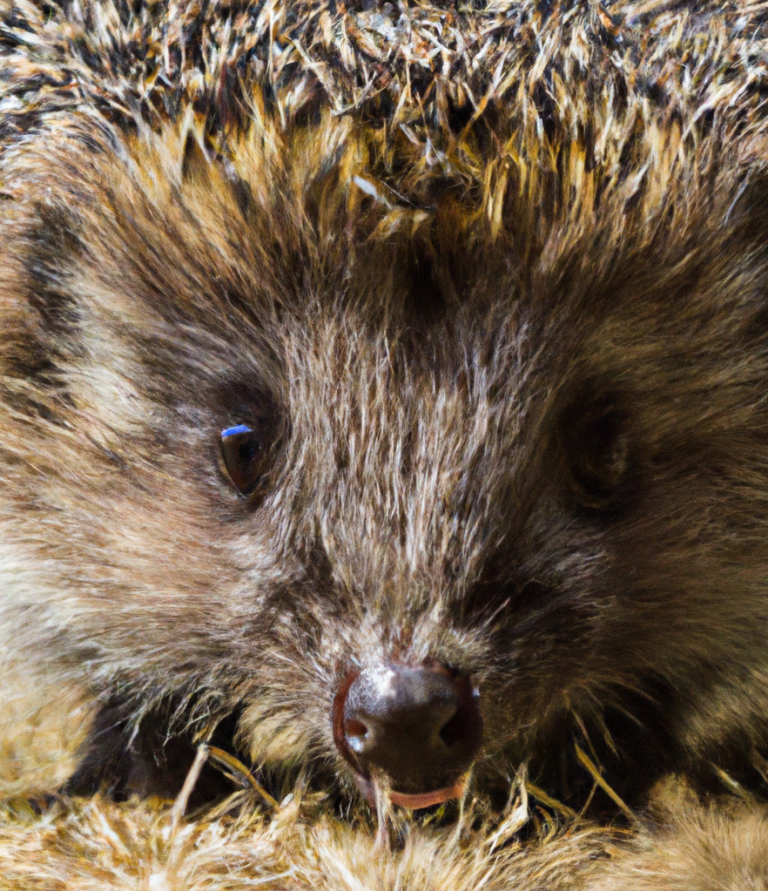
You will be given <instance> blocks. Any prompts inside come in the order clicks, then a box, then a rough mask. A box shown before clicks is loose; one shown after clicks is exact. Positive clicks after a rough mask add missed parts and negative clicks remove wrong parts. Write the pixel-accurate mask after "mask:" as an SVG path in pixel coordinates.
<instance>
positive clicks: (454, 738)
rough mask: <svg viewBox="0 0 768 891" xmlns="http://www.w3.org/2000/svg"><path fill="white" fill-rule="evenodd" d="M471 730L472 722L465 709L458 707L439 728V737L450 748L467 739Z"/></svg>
mask: <svg viewBox="0 0 768 891" xmlns="http://www.w3.org/2000/svg"><path fill="white" fill-rule="evenodd" d="M471 732H472V722H471V720H470V716H469V714H467V711H466V709H463V708H460V709H459V710H458V711H457V712H456V714H455V715H454V716H453V717H452V718H450V719H449V720H448V721H447V722H446V723H445V724H444V725H443V727H442V729H441V730H440V734H439V736H440V739H441V740H442V741H443V742H444V743H445V744H446V746H448V748H449V749H450V748H452V747H453V746H455V745H457V744H458V743H460V742H462V741H464V740H466V739H467V737H469V736H470V734H471Z"/></svg>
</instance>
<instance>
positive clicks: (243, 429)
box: [221, 424, 253, 439]
mask: <svg viewBox="0 0 768 891" xmlns="http://www.w3.org/2000/svg"><path fill="white" fill-rule="evenodd" d="M238 433H253V430H251V428H250V427H249V426H248V425H247V424H238V425H237V427H227V429H226V430H222V431H221V438H222V439H226V438H227V437H228V436H237V434H238Z"/></svg>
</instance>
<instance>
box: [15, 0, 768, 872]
mask: <svg viewBox="0 0 768 891" xmlns="http://www.w3.org/2000/svg"><path fill="white" fill-rule="evenodd" d="M3 10H4V11H3V25H2V29H1V30H0V47H1V48H2V53H3V55H2V66H1V67H0V112H2V119H1V120H0V128H1V129H0V140H1V141H0V187H1V189H2V192H1V195H0V197H1V198H2V214H1V216H0V226H2V233H0V299H2V310H1V312H2V322H3V338H2V341H1V342H0V388H1V392H0V430H1V431H2V440H1V441H0V468H1V473H2V482H3V485H2V488H1V489H0V526H1V528H2V534H1V535H0V566H2V575H3V596H2V601H1V602H0V641H2V644H3V647H4V649H5V650H7V651H8V652H9V653H12V654H13V658H14V659H16V660H24V659H27V660H29V661H30V662H31V663H35V664H36V666H37V668H38V669H39V670H41V672H42V674H44V675H45V676H47V677H48V678H52V679H55V680H56V682H57V683H61V684H62V685H66V684H73V685H82V686H83V687H85V688H87V689H88V690H90V692H91V695H92V696H93V697H94V698H95V697H98V698H99V702H100V704H101V705H100V708H101V711H100V715H99V716H98V717H97V718H96V721H95V724H94V728H95V730H94V732H93V733H92V735H91V741H90V744H89V745H88V746H86V748H85V750H84V754H83V757H82V761H81V766H80V768H79V769H78V770H77V771H76V773H75V775H74V778H73V780H72V781H71V783H70V786H69V788H70V790H71V791H95V790H96V789H97V788H99V787H103V788H107V789H109V790H110V791H111V792H112V794H113V795H115V796H116V797H118V798H119V797H121V796H122V797H125V796H127V795H129V794H131V793H133V792H138V793H140V794H143V795H147V794H151V793H153V792H158V791H159V792H164V793H167V794H173V793H174V792H175V791H178V787H179V785H180V783H181V780H182V779H183V775H184V773H185V771H186V767H187V766H188V764H186V762H185V761H184V758H183V757H182V754H183V753H182V754H178V752H177V750H175V749H173V748H170V749H169V748H168V747H167V746H164V743H165V740H166V738H167V737H168V736H169V735H175V737H176V739H177V740H178V741H179V743H178V744H179V745H181V746H186V747H187V750H185V751H186V754H188V755H189V756H190V757H191V755H192V754H193V749H192V745H191V741H192V740H193V739H197V738H204V737H209V736H210V734H217V733H218V734H219V735H221V734H224V736H225V737H226V738H227V739H228V740H229V742H230V744H231V745H232V746H236V747H237V748H238V750H239V751H240V752H241V753H245V755H244V757H245V756H247V760H249V761H251V762H252V763H253V764H255V765H257V766H259V768H260V769H264V770H265V771H266V773H267V774H269V772H270V771H272V772H273V773H278V774H279V773H287V774H291V772H292V771H294V772H298V771H304V772H305V773H306V774H307V775H308V776H310V777H314V778H315V781H316V782H318V783H319V784H321V785H322V784H323V783H326V782H327V783H329V784H336V788H337V791H338V793H339V796H340V798H341V800H353V799H354V797H355V796H356V795H357V793H356V791H355V789H354V786H353V784H352V782H351V779H350V773H349V770H348V768H347V766H346V765H345V764H344V763H343V761H342V759H341V757H340V756H339V755H338V753H337V750H336V748H335V746H334V742H333V737H332V726H331V721H330V710H331V704H332V702H333V699H334V695H335V692H336V690H337V689H338V688H339V685H340V684H341V682H342V680H343V679H344V677H345V676H346V675H347V674H348V673H349V671H350V670H351V669H352V668H366V667H368V666H372V665H378V664H383V663H387V662H390V661H401V662H404V663H407V664H421V663H423V662H427V661H434V662H438V663H442V664H445V665H449V666H451V667H452V668H454V669H455V670H457V671H459V672H462V673H463V674H466V675H469V676H471V677H472V679H473V682H474V683H476V684H477V686H478V689H479V691H480V704H481V709H482V713H483V720H484V739H483V746H482V750H481V752H480V756H479V758H478V761H477V763H476V765H475V768H474V771H473V776H472V783H471V789H472V791H473V792H475V793H476V794H477V795H479V796H482V795H486V794H487V795H488V796H489V797H490V799H491V800H493V798H494V795H495V794H496V790H497V789H499V788H501V789H503V790H504V795H505V796H506V787H507V786H508V784H509V778H510V777H511V776H514V775H515V773H516V772H517V771H518V768H519V765H520V764H521V763H526V764H527V766H528V767H527V769H528V771H529V775H530V776H531V777H532V779H533V780H534V782H535V783H537V784H538V785H540V786H542V787H543V788H544V790H545V793H548V794H549V795H552V796H555V797H556V798H558V799H560V800H561V801H563V802H566V803H567V805H568V806H570V807H571V808H573V809H574V810H580V809H581V808H582V807H584V806H585V805H586V804H587V802H588V797H589V793H590V789H591V787H592V785H593V776H591V775H590V774H589V773H588V772H587V771H585V770H584V769H583V767H581V766H580V765H582V764H584V763H586V762H587V759H586V758H585V756H584V754H583V753H584V751H588V752H589V753H590V756H591V759H592V760H594V761H599V762H600V764H601V766H602V769H603V770H604V771H605V776H606V779H607V782H608V785H609V787H610V788H611V789H612V790H613V792H614V797H613V798H611V797H609V796H605V795H604V793H603V791H602V790H598V792H597V793H596V794H595V797H594V801H593V803H592V807H593V809H594V810H593V811H591V812H590V813H592V812H594V813H595V814H596V815H601V814H605V812H606V811H608V812H609V813H610V812H611V809H612V808H613V807H614V801H615V793H618V795H619V796H620V798H621V799H623V800H624V801H625V802H627V803H628V804H629V805H630V806H632V807H641V806H642V805H643V804H644V802H645V801H646V800H647V796H648V794H649V790H650V789H651V787H652V786H653V784H654V783H655V782H657V781H658V780H659V779H660V778H661V777H662V776H663V775H664V774H666V773H669V772H678V773H687V774H689V775H690V777H691V782H692V784H693V785H694V786H695V787H696V788H697V789H698V790H699V791H700V792H707V791H711V789H712V785H713V783H714V782H715V780H716V778H717V776H718V769H721V768H723V767H724V768H725V769H726V770H727V772H728V774H729V776H730V777H731V782H734V781H738V782H739V783H741V784H742V785H743V786H747V787H749V788H750V789H751V790H752V791H753V792H754V793H755V794H757V795H761V794H763V793H764V792H765V789H764V786H763V780H762V779H761V771H762V769H763V768H762V765H763V764H764V761H763V758H762V754H761V750H763V751H764V750H765V748H766V743H768V739H767V737H766V734H767V733H768V647H766V644H765V640H766V633H767V632H768V527H766V522H765V513H766V507H767V506H768V505H767V504H766V502H768V449H766V445H765V443H766V441H767V437H768V406H766V401H765V385H766V380H767V379H768V312H767V310H768V304H766V297H765V283H766V276H767V275H768V252H767V251H766V247H765V244H766V201H765V197H766V181H765V171H764V165H765V157H766V138H765V133H766V123H765V112H764V108H763V106H764V101H765V88H766V78H767V77H768V68H766V67H765V56H766V43H765V30H766V27H768V24H767V23H766V22H765V18H764V14H763V13H762V12H761V11H760V9H759V7H755V9H754V10H752V9H750V7H749V5H746V6H744V5H739V4H735V3H734V4H712V5H708V4H700V5H697V6H696V7H695V8H688V7H685V6H683V7H681V8H680V9H677V8H667V5H657V4H647V5H646V6H635V7H632V6H627V5H626V4H617V5H615V6H606V7H602V6H600V5H597V4H570V3H563V4H560V5H552V4H549V3H545V2H541V3H532V2H500V3H493V4H488V5H485V4H481V3H478V4H475V5H470V6H467V7H460V6H456V5H453V4H435V5H429V4H424V5H417V6H413V7H409V6H406V5H402V6H398V7H395V6H393V5H390V4H384V5H381V6H377V5H373V6H371V5H364V6H360V7H357V6H355V7H352V6H350V7H343V6H342V5H340V4H339V5H338V6H337V5H334V4H320V3H317V2H314V0H313V2H309V0H307V2H298V0H295V2H289V3H286V4H284V5H282V6H278V5H274V4H271V3H266V4H255V3H254V4H250V3H245V2H242V3H241V2H232V3H224V2H216V0H211V2H199V3H192V4H186V3H185V4H166V3H144V2H139V0H137V2H130V3H129V2H118V0H89V2H80V3H77V2H68V0H66V2H61V3H58V2H57V3H54V2H50V3H47V2H46V3H30V2H19V3H7V4H4V6H3ZM243 423H244V424H248V425H249V426H251V427H252V428H254V429H256V430H257V431H259V433H260V435H261V436H262V438H263V441H264V443H265V446H264V464H263V473H262V474H261V477H260V479H259V483H258V486H257V488H256V491H255V492H254V493H252V494H251V495H249V497H247V498H243V497H241V496H240V495H239V494H238V493H237V491H235V489H234V488H233V486H232V484H231V481H230V480H229V479H228V478H227V474H226V473H225V471H224V468H223V467H222V462H221V456H220V435H221V431H222V430H223V429H225V428H228V427H231V426H233V425H236V424H243ZM225 731H226V732H225ZM213 738H214V739H218V737H213ZM145 748H146V751H145ZM158 748H159V750H160V751H161V754H160V755H158V754H157V751H158ZM174 753H176V754H174ZM177 754H178V762H177V763H174V762H175V759H176V757H177ZM713 763H715V765H718V766H719V767H717V766H716V767H715V768H713V767H712V766H711V765H712V764H713ZM182 765H183V769H182ZM720 775H722V774H720ZM718 819H719V818H718V817H717V816H716V815H715V816H712V818H711V820H712V821H714V823H715V824H717V825H720V824H719V823H718ZM728 819H730V817H726V815H725V814H724V815H723V817H722V820H723V821H727V820H728ZM744 819H745V820H746V821H747V823H748V825H749V826H751V827H753V828H752V829H749V830H748V831H749V832H751V833H754V835H755V836H759V835H760V831H759V827H760V826H762V823H761V822H760V821H761V820H762V819H763V818H762V816H761V815H759V814H755V815H748V816H747V817H745V818H744ZM707 820H709V818H708V817H707V818H701V820H700V825H701V826H704V825H705V824H706V825H708V826H709V825H710V823H708V822H707ZM749 821H753V822H749ZM755 821H756V822H755ZM696 825H698V824H696V823H695V821H694V820H693V818H692V822H691V826H694V829H691V828H690V826H688V827H687V828H685V829H684V830H681V831H680V833H678V834H674V833H673V839H678V838H679V839H683V841H680V842H679V844H680V845H682V846H683V847H684V848H685V850H686V851H695V849H696V843H695V841H693V842H690V844H689V842H687V841H685V839H687V838H689V837H690V838H693V839H695V838H696V837H697V835H696V830H695V826H696ZM754 826H757V827H758V829H754ZM701 831H702V832H703V831H704V830H703V829H702V830H701ZM723 831H724V832H726V830H723ZM728 831H729V830H728ZM675 844H677V841H674V840H673V841H672V842H670V845H671V846H672V848H673V849H675V848H674V845H675ZM637 856H638V857H640V858H642V857H643V856H644V853H643V851H642V850H640V852H639V853H638V854H637ZM660 856H661V855H660ZM692 856H693V858H694V859H695V856H696V855H695V854H694V855H692ZM702 862H703V861H702ZM756 862H761V861H760V860H759V858H758V861H756ZM622 868H623V867H622ZM703 868H704V867H702V869H703ZM715 869H716V867H715V866H713V867H712V870H715ZM757 880H758V879H757V878H755V881H757ZM642 887H644V886H642ZM662 887H663V886H662ZM692 887H695V885H693V884H692Z"/></svg>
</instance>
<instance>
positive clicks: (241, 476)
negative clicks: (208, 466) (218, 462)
mask: <svg viewBox="0 0 768 891" xmlns="http://www.w3.org/2000/svg"><path fill="white" fill-rule="evenodd" d="M266 453H267V449H266V448H265V444H264V442H263V441H262V438H261V437H260V436H259V435H258V433H256V432H255V431H254V430H251V428H250V427H248V426H247V425H246V424H238V425H237V426H236V427H228V428H227V429H226V430H222V431H221V457H222V461H223V463H224V469H225V470H226V472H227V476H229V479H230V480H231V482H232V485H233V486H234V487H235V488H236V489H237V491H238V492H239V493H240V494H241V495H250V494H251V493H252V492H253V491H254V489H255V488H256V487H257V485H258V484H259V481H260V479H261V477H262V475H263V472H264V465H265V463H266Z"/></svg>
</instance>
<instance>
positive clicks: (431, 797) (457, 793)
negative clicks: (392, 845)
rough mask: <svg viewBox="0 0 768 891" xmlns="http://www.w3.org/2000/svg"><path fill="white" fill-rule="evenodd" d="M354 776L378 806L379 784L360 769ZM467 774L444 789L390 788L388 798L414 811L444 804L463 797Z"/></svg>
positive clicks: (363, 794) (366, 796)
mask: <svg viewBox="0 0 768 891" xmlns="http://www.w3.org/2000/svg"><path fill="white" fill-rule="evenodd" d="M352 776H353V778H354V780H355V785H356V786H357V788H358V790H359V791H360V794H361V795H362V796H363V798H365V800H366V801H367V802H368V804H369V805H370V806H371V807H372V808H374V809H375V808H376V800H377V797H378V795H379V794H380V793H379V792H378V787H377V784H376V783H375V781H374V780H373V779H371V778H370V777H366V776H363V774H361V773H358V771H356V770H353V771H352ZM466 780H467V775H466V774H465V775H464V776H461V777H459V779H458V780H457V781H456V782H455V783H453V785H451V786H445V787H444V788H442V789H434V790H433V791H430V792H397V791H396V790H394V789H390V790H388V792H387V798H388V799H389V801H390V802H391V803H392V804H396V805H398V806H399V807H407V808H410V809H411V810H413V811H417V810H420V809H421V808H425V807H432V805H435V804H443V803H444V802H446V801H451V800H452V799H454V798H462V797H463V795H464V791H465V789H466Z"/></svg>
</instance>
